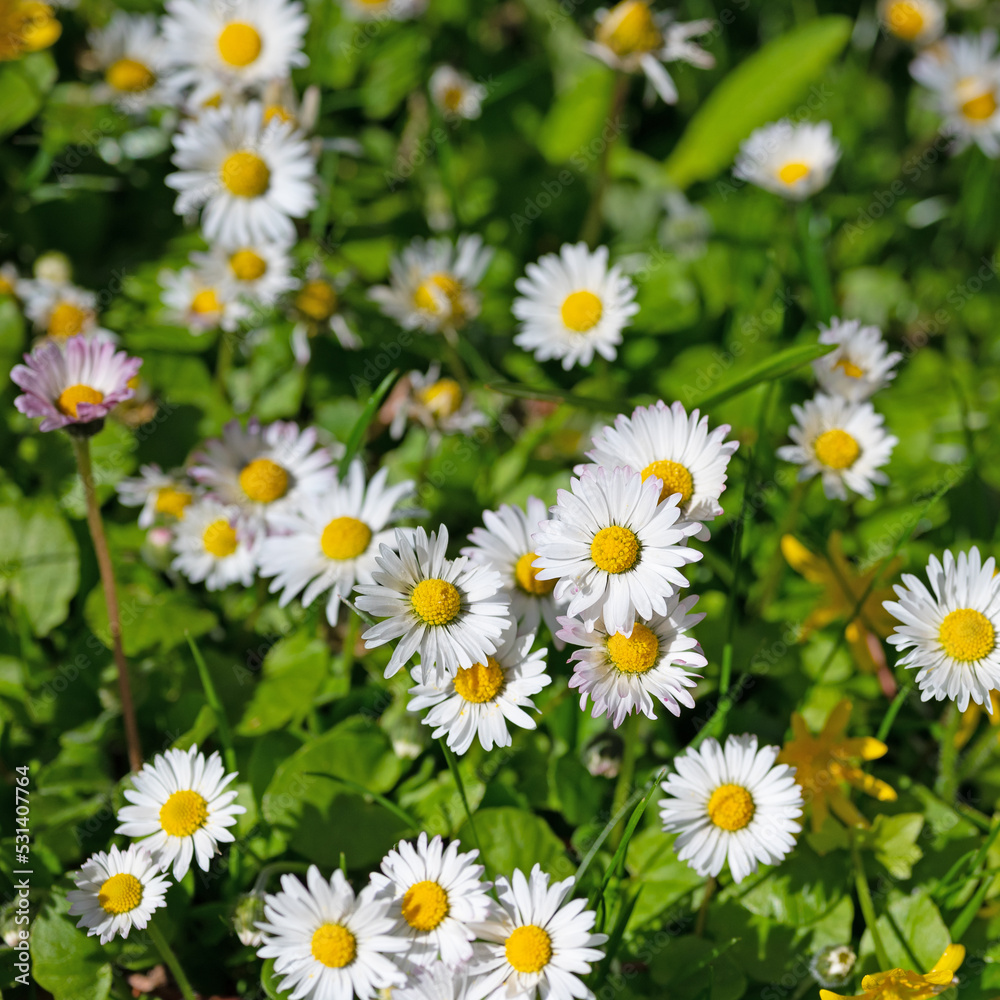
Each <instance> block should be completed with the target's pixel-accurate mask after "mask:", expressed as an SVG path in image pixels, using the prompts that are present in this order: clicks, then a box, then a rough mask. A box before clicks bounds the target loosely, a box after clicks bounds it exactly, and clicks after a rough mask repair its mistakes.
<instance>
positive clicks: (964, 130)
mask: <svg viewBox="0 0 1000 1000" xmlns="http://www.w3.org/2000/svg"><path fill="white" fill-rule="evenodd" d="M996 51H997V33H996V31H995V30H993V29H992V28H987V29H986V30H985V31H982V32H980V33H979V34H978V35H949V36H948V37H946V38H944V39H942V40H941V41H940V42H939V43H938V44H937V45H935V46H933V47H932V48H930V49H928V50H927V51H925V52H923V53H921V55H919V56H917V58H916V59H914V60H913V62H912V63H911V64H910V74H911V75H912V76H913V79H914V80H916V81H917V82H918V83H920V84H922V85H923V86H925V87H927V88H928V89H929V90H930V91H931V92H932V96H933V102H934V105H935V106H936V109H937V111H938V113H939V114H940V115H941V116H942V117H943V118H944V124H943V126H942V128H943V129H944V130H945V131H946V132H947V133H949V134H950V135H953V136H954V137H955V143H954V147H953V150H952V151H953V152H955V153H958V152H961V151H962V150H963V149H965V148H966V147H968V146H970V145H971V144H972V143H976V144H977V145H978V146H979V148H980V149H981V150H982V151H983V152H984V153H985V154H986V155H987V156H989V157H991V158H993V159H996V157H998V156H1000V60H998V59H997V57H996Z"/></svg>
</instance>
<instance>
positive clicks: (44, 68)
mask: <svg viewBox="0 0 1000 1000" xmlns="http://www.w3.org/2000/svg"><path fill="white" fill-rule="evenodd" d="M57 75H58V73H57V70H56V64H55V62H54V61H53V59H52V56H50V55H49V54H48V52H35V53H33V54H32V55H29V56H25V58H23V59H16V60H14V61H13V62H7V63H0V135H7V134H8V133H9V132H13V131H15V130H16V129H19V128H20V127H21V126H22V125H24V124H25V123H26V122H29V121H31V119H32V118H34V117H35V115H36V114H38V112H39V111H40V110H41V107H42V105H43V104H44V103H45V95H46V94H47V93H48V92H49V90H51V88H52V84H53V83H55V80H56V76H57Z"/></svg>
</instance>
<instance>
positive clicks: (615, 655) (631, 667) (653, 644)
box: [608, 622, 660, 674]
mask: <svg viewBox="0 0 1000 1000" xmlns="http://www.w3.org/2000/svg"><path fill="white" fill-rule="evenodd" d="M659 656H660V640H659V639H657V637H656V633H655V632H654V631H653V630H652V629H649V628H647V627H646V626H645V625H643V624H641V623H640V622H636V623H635V625H633V626H632V634H631V635H630V636H624V635H622V634H621V632H616V633H615V634H614V635H613V636H610V637H609V639H608V658H609V659H610V660H611V662H612V663H613V664H614V665H615V666H616V667H617V668H618V669H619V670H621V671H622V672H623V673H626V674H644V673H645V672H646V671H647V670H649V669H650V668H651V667H654V666H655V665H656V661H657V660H658V659H659Z"/></svg>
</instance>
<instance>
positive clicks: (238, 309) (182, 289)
mask: <svg viewBox="0 0 1000 1000" xmlns="http://www.w3.org/2000/svg"><path fill="white" fill-rule="evenodd" d="M213 277H214V276H212V275H208V274H206V273H205V272H204V271H203V270H202V269H201V268H194V267H183V268H181V269H180V270H179V271H168V270H164V271H161V272H160V274H159V282H160V287H161V288H162V289H163V292H162V294H161V295H160V301H161V302H162V303H163V304H164V305H165V306H166V307H167V311H168V315H169V318H170V319H171V320H172V321H173V322H175V323H179V324H180V325H181V326H186V327H188V329H190V330H191V332H192V333H194V334H202V333H205V332H206V331H208V330H215V329H218V328H219V327H221V328H222V329H223V330H235V329H236V327H237V325H238V323H239V321H240V320H241V319H243V318H244V317H245V316H246V315H247V309H246V307H245V306H244V305H242V304H241V303H239V302H237V301H236V297H235V296H234V295H233V294H232V293H229V294H227V293H226V292H225V291H223V289H222V288H221V287H220V286H219V285H218V284H217V283H216V282H214V281H213Z"/></svg>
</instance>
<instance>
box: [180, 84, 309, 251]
mask: <svg viewBox="0 0 1000 1000" xmlns="http://www.w3.org/2000/svg"><path fill="white" fill-rule="evenodd" d="M174 149H175V153H174V156H173V163H174V164H175V165H176V166H177V167H179V168H180V170H179V172H177V173H173V174H169V175H168V176H167V179H166V183H167V186H168V187H172V188H173V189H174V190H175V191H177V192H178V195H177V201H176V202H175V203H174V211H175V212H177V214H178V215H188V214H189V213H193V212H195V211H196V210H197V209H200V208H202V207H203V206H204V213H203V215H202V227H203V229H204V230H205V237H206V238H207V239H208V240H210V241H211V240H220V241H222V242H224V243H227V244H236V243H239V244H244V243H249V244H253V243H264V242H267V241H268V240H270V241H273V242H291V241H292V240H293V239H294V238H295V226H294V224H293V223H292V219H300V218H302V217H303V216H304V215H305V214H306V213H307V212H309V211H310V210H311V209H312V208H313V207H314V206H315V204H316V187H315V184H314V183H313V179H314V176H315V172H316V169H315V163H314V162H313V157H312V153H311V152H310V147H309V143H308V142H306V140H305V139H304V138H303V137H302V134H301V133H300V132H298V131H296V130H295V128H294V127H293V126H292V125H291V124H290V123H288V122H284V121H281V120H280V119H279V118H272V119H271V122H270V123H269V124H268V125H264V123H263V111H262V108H261V106H260V104H259V103H258V102H257V101H250V102H249V103H247V104H245V105H242V106H233V105H227V106H223V107H220V108H208V109H206V111H205V112H204V114H202V115H200V116H199V117H198V118H196V119H193V120H189V121H186V122H184V123H183V124H182V125H181V127H180V129H179V131H178V132H177V133H176V134H175V136H174Z"/></svg>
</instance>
